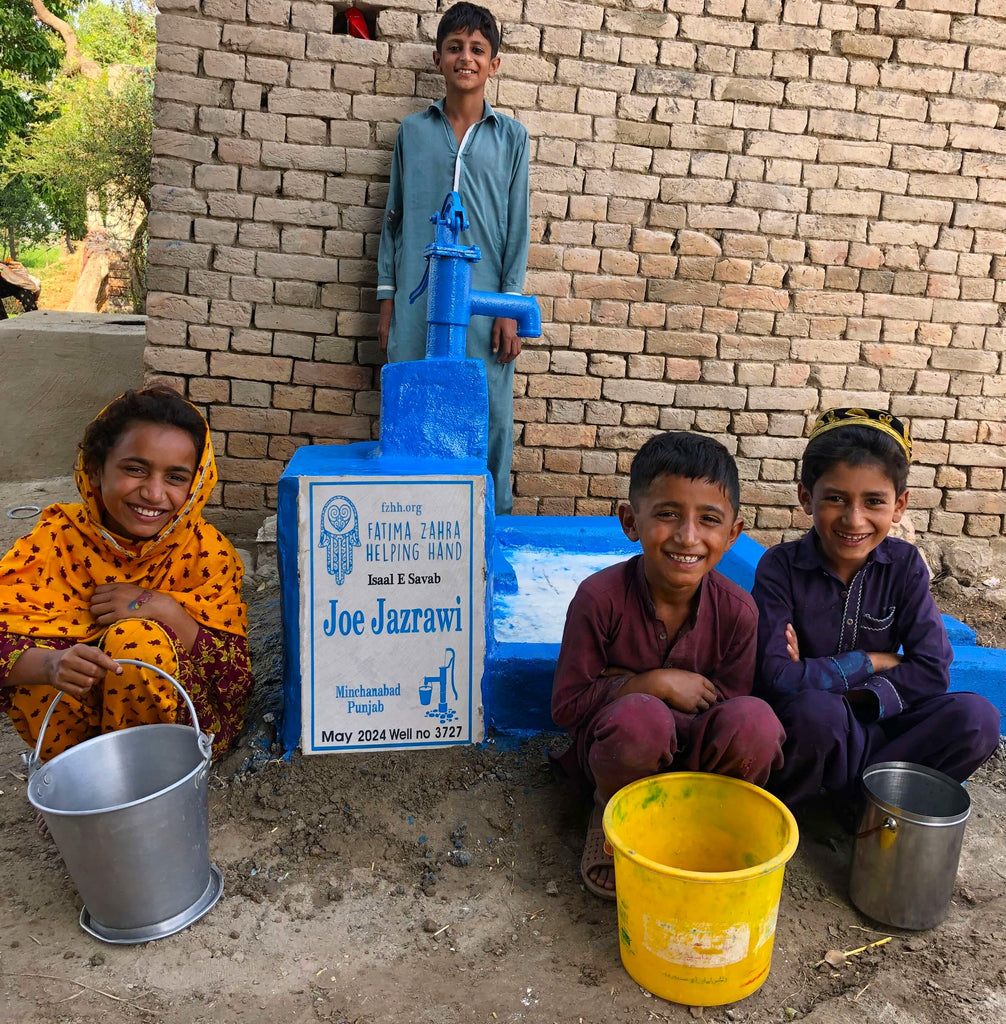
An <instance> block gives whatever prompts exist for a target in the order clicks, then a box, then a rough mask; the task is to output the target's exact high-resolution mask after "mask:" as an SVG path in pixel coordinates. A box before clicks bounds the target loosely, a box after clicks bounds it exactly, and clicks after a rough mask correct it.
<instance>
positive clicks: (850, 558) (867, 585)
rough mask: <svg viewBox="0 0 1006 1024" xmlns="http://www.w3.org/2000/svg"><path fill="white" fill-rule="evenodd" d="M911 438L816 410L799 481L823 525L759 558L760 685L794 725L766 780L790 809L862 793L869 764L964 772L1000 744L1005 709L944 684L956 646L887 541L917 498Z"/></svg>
mask: <svg viewBox="0 0 1006 1024" xmlns="http://www.w3.org/2000/svg"><path fill="white" fill-rule="evenodd" d="M911 454H912V440H911V437H910V436H909V434H908V431H907V430H906V429H905V427H904V426H903V425H902V423H901V421H900V420H898V419H896V418H895V417H893V416H891V415H890V414H888V413H885V412H877V411H876V410H872V409H834V410H832V411H830V412H826V413H824V414H823V415H821V416H820V417H818V420H817V423H816V424H815V426H814V430H813V432H812V433H811V435H810V440H809V441H808V443H807V449H806V452H805V453H804V459H803V466H802V469H801V475H800V484H799V487H798V492H797V493H798V497H799V501H800V504H801V506H802V507H803V510H804V511H805V512H806V513H807V514H808V515H809V516H812V517H813V519H814V526H813V528H812V529H811V530H809V531H808V532H807V534H806V535H805V536H804V537H803V538H801V539H800V540H797V541H791V542H790V543H787V544H777V545H776V546H775V547H773V548H771V549H770V550H769V551H767V552H766V553H765V555H764V556H763V558H762V559H761V561H760V562H759V564H758V568H757V570H756V573H755V582H754V587H753V589H752V595H753V596H754V599H755V601H756V602H757V604H758V612H759V621H758V665H759V675H760V680H759V682H760V691H759V692H761V693H762V694H763V695H764V696H765V697H766V699H767V700H769V701H770V702H771V704H772V706H773V707H774V708H775V711H776V714H777V715H778V716H779V718H780V720H781V721H782V723H783V727H784V728H785V730H786V743H785V745H784V747H783V754H784V763H783V766H782V769H781V771H779V772H777V773H775V774H774V775H773V776H772V779H771V780H770V784H769V787H768V788H769V789H771V790H772V791H773V792H774V793H776V794H777V795H778V796H779V797H780V798H781V799H782V800H784V801H785V802H786V803H788V804H790V805H796V804H799V803H801V802H802V801H804V800H806V799H807V798H808V797H812V796H815V795H816V794H818V793H819V792H820V791H821V790H822V789H825V790H827V791H829V792H831V793H835V794H838V795H840V796H843V797H852V796H854V795H855V787H856V784H857V782H858V780H859V777H860V775H861V774H862V772H863V769H864V768H867V767H868V766H869V765H871V764H876V763H877V762H880V761H912V762H915V763H916V764H923V765H926V766H928V767H930V768H936V769H938V770H939V771H942V772H945V773H946V774H947V775H949V776H951V777H952V778H954V779H957V780H958V781H963V780H964V779H966V778H967V777H968V776H969V775H970V774H971V773H972V772H973V771H974V770H975V769H976V768H977V767H979V765H981V764H982V763H984V762H985V761H986V760H987V759H988V757H989V756H990V755H991V754H992V752H993V751H994V750H995V748H996V745H997V743H998V742H999V712H998V711H997V710H996V709H995V707H993V706H992V704H990V703H989V702H988V701H987V700H985V698H984V697H981V696H979V695H978V694H974V693H947V686H948V684H949V668H950V662H951V660H952V659H953V652H952V650H951V648H950V643H949V641H948V640H947V632H946V629H945V628H944V626H943V620H942V618H941V617H940V613H939V610H938V609H937V607H936V602H935V601H934V600H933V597H932V594H931V593H930V592H929V572H928V570H927V569H926V566H925V563H924V562H923V560H922V557H921V555H920V554H919V552H918V551H917V550H916V548H915V547H914V546H913V545H912V544H908V543H906V542H905V541H902V540H896V539H894V538H892V537H888V536H887V534H888V531H889V530H890V528H891V525H892V524H894V523H897V522H899V521H900V520H901V517H902V515H903V514H904V511H905V507H906V505H907V504H908V491H907V489H906V488H907V481H908V464H909V461H910V459H911Z"/></svg>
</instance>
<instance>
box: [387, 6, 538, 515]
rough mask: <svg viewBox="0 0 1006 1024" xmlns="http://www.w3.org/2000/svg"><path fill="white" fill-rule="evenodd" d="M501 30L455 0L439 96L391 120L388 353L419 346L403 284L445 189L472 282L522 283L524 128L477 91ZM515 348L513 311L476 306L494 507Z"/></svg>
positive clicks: (471, 351)
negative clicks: (453, 201) (482, 312)
mask: <svg viewBox="0 0 1006 1024" xmlns="http://www.w3.org/2000/svg"><path fill="white" fill-rule="evenodd" d="M499 38H500V37H499V29H498V28H497V26H496V21H495V19H494V18H493V16H492V14H490V13H489V11H487V10H486V9H485V8H484V7H477V6H476V5H474V4H470V3H458V4H455V5H454V6H453V7H451V8H450V9H449V10H448V11H447V12H446V13H445V14H444V16H443V18H442V19H441V21H440V26H439V28H438V29H437V48H436V50H435V51H434V54H433V63H434V64H435V65H436V67H437V70H438V71H439V72H440V73H441V74H442V75H443V76H444V84H445V87H446V96H445V97H444V99H442V100H438V101H437V102H436V103H431V104H430V105H429V106H428V107H427V108H426V110H424V111H422V112H421V113H418V114H412V115H411V116H409V117H406V118H405V119H404V120H403V121H402V124H401V127H400V128H399V130H398V138H397V139H396V140H395V152H394V157H393V160H392V165H391V186H390V189H389V191H388V202H387V208H386V210H385V215H384V226H383V228H382V231H381V247H380V252H379V254H378V260H377V268H378V279H377V280H378V284H377V298H378V300H379V302H380V307H381V312H380V320H379V323H378V329H377V334H378V340H379V341H380V343H381V348H382V349H384V350H386V351H387V353H388V359H389V360H391V362H401V361H403V360H407V359H422V358H424V356H425V354H426V296H425V295H423V296H422V297H420V298H419V299H418V300H417V301H416V302H413V303H410V302H409V293H410V292H412V290H413V289H414V288H415V287H416V286H417V285H418V284H419V282H420V281H421V280H422V279H423V274H424V273H425V271H426V261H425V258H424V256H423V250H424V249H425V247H426V246H427V245H428V244H429V243H431V242H432V241H433V239H434V228H433V225H432V224H431V223H430V216H431V215H432V214H434V213H436V212H437V211H439V210H440V208H441V206H442V205H443V202H444V197H445V196H446V195H447V193H448V192H450V191H452V190H453V191H456V192H458V193H460V195H461V201H462V203H463V204H464V208H465V213H466V214H467V215H468V220H469V222H470V224H471V226H470V228H469V229H468V231H466V232H465V233H464V235H463V236H462V238H461V243H462V244H463V245H477V246H478V247H479V249H480V250H481V252H482V259H481V260H480V261H479V262H478V263H474V264H473V265H472V288H475V289H478V290H480V291H488V292H504V293H506V292H509V293H512V294H517V295H519V294H520V293H521V291H522V289H523V286H524V272H525V270H526V269H527V254H528V246H529V242H530V218H529V212H528V135H527V129H526V128H525V127H524V126H523V125H522V124H520V123H519V122H517V121H515V120H514V119H513V118H510V117H507V116H505V115H504V114H500V113H498V112H497V111H495V110H493V108H492V107H491V106H490V105H489V104H488V103H487V102H486V99H485V88H486V83H487V82H488V81H489V79H490V78H492V77H493V75H495V74H496V71H497V69H498V68H499V63H500V58H499V56H498V51H499ZM520 348H521V344H520V339H519V338H518V337H517V322H516V321H515V320H510V319H506V318H504V317H498V318H497V319H496V320H494V321H490V320H489V319H488V318H486V317H481V316H476V317H473V318H472V320H471V323H470V324H469V327H468V343H467V354H468V357H469V358H471V359H482V360H484V361H485V367H486V378H487V382H488V385H489V457H488V464H489V471H490V472H491V473H492V477H493V483H494V485H495V490H496V513H497V515H505V514H508V513H509V512H510V511H511V510H512V508H513V495H512V493H511V489H510V464H511V462H512V459H513V361H514V360H515V359H516V358H517V356H518V355H519V354H520Z"/></svg>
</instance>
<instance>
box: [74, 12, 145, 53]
mask: <svg viewBox="0 0 1006 1024" xmlns="http://www.w3.org/2000/svg"><path fill="white" fill-rule="evenodd" d="M153 8H154V4H153V0H86V2H85V3H84V5H83V7H81V8H80V11H79V12H78V13H77V14H76V16H75V17H74V18H73V19H72V20H73V24H74V26H75V27H76V30H77V41H78V42H79V44H80V48H81V50H82V51H83V52H84V53H85V54H87V56H88V57H91V58H93V59H94V60H95V61H97V62H98V63H99V64H100V65H101V66H102V67H110V66H111V65H113V64H135V65H138V66H141V67H153V64H154V51H155V43H154V17H153Z"/></svg>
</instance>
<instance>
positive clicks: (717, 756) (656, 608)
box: [552, 433, 785, 899]
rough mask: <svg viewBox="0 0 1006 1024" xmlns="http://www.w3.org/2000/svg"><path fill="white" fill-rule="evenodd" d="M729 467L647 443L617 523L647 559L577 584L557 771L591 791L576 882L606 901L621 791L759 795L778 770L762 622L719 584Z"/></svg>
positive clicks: (679, 438) (676, 445)
mask: <svg viewBox="0 0 1006 1024" xmlns="http://www.w3.org/2000/svg"><path fill="white" fill-rule="evenodd" d="M739 500H740V487H739V483H738V479H737V466H736V464H735V463H734V460H733V458H732V457H731V455H730V453H729V452H728V451H727V450H726V448H724V447H723V445H722V444H720V443H719V442H718V441H715V440H713V439H712V438H709V437H704V436H702V435H701V434H693V433H670V434H660V435H657V436H656V437H653V438H651V439H650V440H649V441H647V442H646V444H645V445H643V447H642V448H641V449H640V450H639V452H638V453H637V454H636V457H635V459H633V462H632V468H631V470H630V474H629V503H628V504H624V503H623V504H622V505H621V506H620V507H619V510H618V516H619V519H620V521H621V524H622V529H623V530H624V531H625V534H626V536H627V537H628V538H629V539H630V540H635V541H639V542H640V545H641V546H642V549H643V550H642V554H641V555H636V556H634V557H633V558H630V559H629V560H628V561H627V562H621V563H619V564H617V565H612V566H609V567H608V568H607V569H602V570H601V571H600V572H598V573H595V574H594V575H593V576H590V577H588V578H587V579H586V580H584V581H583V583H581V584H580V587H579V589H578V590H577V592H576V595H575V596H574V598H573V600H572V602H571V603H570V606H569V611H568V612H567V615H566V628H565V630H564V632H563V637H562V648H561V650H560V652H559V660H558V664H557V665H556V673H555V681H554V683H553V687H552V717H553V718H554V719H555V721H556V723H557V724H558V725H561V726H563V727H565V728H566V729H568V730H569V732H570V734H571V735H572V738H573V745H572V747H571V748H570V750H569V751H568V752H567V754H566V755H565V757H564V758H563V767H564V768H565V769H566V770H567V771H569V770H571V769H572V770H573V771H574V772H575V771H579V772H580V773H582V775H583V776H585V777H586V779H587V781H588V783H589V784H590V785H592V786H593V789H594V808H593V811H592V814H591V819H590V825H589V826H588V830H587V841H586V843H585V845H584V852H583V857H582V859H581V862H580V870H581V873H582V875H583V879H584V882H585V884H586V885H587V887H588V889H590V890H591V892H594V893H596V894H597V895H599V896H603V897H607V898H612V899H613V898H614V895H615V880H614V870H613V868H612V861H611V854H610V851H609V850H605V842H604V833H603V830H602V828H601V817H602V813H603V809H604V805H605V803H606V802H607V800H608V799H609V798H610V797H611V796H612V794H613V793H615V791H616V790H618V789H620V788H621V787H622V786H625V785H627V784H628V783H630V782H634V781H635V780H636V779H640V778H643V777H645V776H647V775H653V774H656V773H658V772H666V771H674V770H678V771H705V772H716V773H719V774H721V775H731V776H734V777H735V778H739V779H745V780H747V781H748V782H753V783H755V784H756V785H762V784H763V783H764V782H765V781H766V780H767V779H768V776H769V772H770V771H772V770H774V769H778V768H779V767H781V765H782V744H783V740H784V739H785V734H784V733H783V729H782V726H781V725H780V724H779V720H778V719H777V718H776V717H775V714H774V713H773V711H772V709H771V708H770V707H769V705H768V704H766V703H765V702H764V701H762V700H759V699H758V698H756V697H752V696H751V695H750V694H751V689H752V686H753V684H754V670H755V659H756V656H757V644H758V641H757V620H758V613H757V611H756V609H755V605H754V601H752V599H751V597H750V595H749V594H747V593H746V592H745V591H744V590H742V589H741V588H740V587H738V586H737V585H736V584H735V583H732V582H731V581H730V580H728V579H727V578H726V577H725V576H722V575H720V574H719V573H718V572H716V571H715V567H716V565H717V563H718V562H719V560H720V558H721V557H722V556H723V553H724V552H725V551H726V550H727V549H728V548H729V547H730V546H731V545H732V544H733V543H734V541H735V540H736V539H737V537H738V536H739V535H740V532H741V528H742V527H743V525H744V524H743V522H742V521H741V520H740V519H739V518H738V516H737V512H738V509H739Z"/></svg>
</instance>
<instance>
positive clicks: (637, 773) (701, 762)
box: [575, 693, 785, 803]
mask: <svg viewBox="0 0 1006 1024" xmlns="http://www.w3.org/2000/svg"><path fill="white" fill-rule="evenodd" d="M784 740H785V733H784V732H783V728H782V726H781V725H780V723H779V719H778V718H776V716H775V713H774V712H773V711H772V709H771V707H769V705H768V704H766V703H765V701H763V700H760V699H759V698H757V697H731V698H730V699H728V700H725V701H722V702H721V703H719V704H715V705H714V706H713V707H711V708H710V709H709V710H708V711H703V712H700V713H698V714H694V715H690V714H687V713H686V712H684V711H676V710H674V709H673V708H671V707H669V706H668V705H667V704H665V703H664V702H663V701H662V700H660V698H658V697H653V696H651V695H650V694H646V693H630V694H627V695H626V696H624V697H619V698H618V699H617V700H614V701H612V702H611V703H610V704H606V705H605V706H604V707H603V708H601V710H600V711H598V713H597V714H596V715H595V716H594V717H593V718H592V719H591V720H590V722H589V723H588V724H587V726H586V728H584V729H582V730H579V731H578V733H577V736H576V743H575V750H576V753H577V760H578V762H579V765H580V768H581V769H583V770H584V771H585V772H586V773H587V774H588V775H589V777H590V778H591V779H593V782H594V785H595V787H596V792H595V799H597V800H598V801H599V802H600V803H605V802H607V800H609V799H610V798H611V796H612V795H613V794H614V793H615V792H616V791H617V790H619V789H621V788H622V786H625V785H628V784H629V783H630V782H635V781H636V780H637V779H642V778H645V777H646V776H648V775H656V774H658V773H660V772H668V771H697V772H714V773H716V774H718V775H730V776H732V777H733V778H737V779H744V780H745V781H746V782H752V783H754V784H755V785H757V786H762V785H764V784H765V782H766V781H767V780H768V777H769V773H770V772H771V771H773V770H777V769H778V768H780V767H781V765H782V745H783V741H784Z"/></svg>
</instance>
